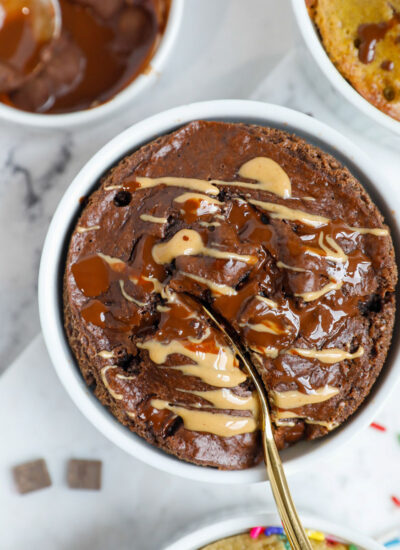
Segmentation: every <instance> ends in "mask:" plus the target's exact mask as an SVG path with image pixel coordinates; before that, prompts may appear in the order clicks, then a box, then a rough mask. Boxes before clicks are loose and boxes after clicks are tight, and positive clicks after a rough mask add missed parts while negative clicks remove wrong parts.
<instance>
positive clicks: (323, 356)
mask: <svg viewBox="0 0 400 550" xmlns="http://www.w3.org/2000/svg"><path fill="white" fill-rule="evenodd" d="M288 353H291V354H293V355H300V356H301V357H306V358H310V359H318V361H321V363H325V364H326V365H333V364H334V363H339V362H340V361H344V360H345V359H357V358H358V357H362V356H363V355H364V348H363V347H362V346H360V347H359V348H358V349H357V351H355V352H354V353H350V352H348V351H345V350H342V349H338V348H328V349H322V350H316V349H303V348H292V349H290V350H289V351H288Z"/></svg>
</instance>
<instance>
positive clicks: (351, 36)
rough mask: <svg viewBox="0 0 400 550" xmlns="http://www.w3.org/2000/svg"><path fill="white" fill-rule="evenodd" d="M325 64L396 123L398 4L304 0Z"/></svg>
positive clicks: (399, 111) (396, 0) (399, 114)
mask: <svg viewBox="0 0 400 550" xmlns="http://www.w3.org/2000/svg"><path fill="white" fill-rule="evenodd" d="M306 3H307V5H308V7H309V12H310V15H311V17H312V19H313V21H314V22H315V24H316V26H317V28H318V31H319V34H320V36H321V40H322V43H323V45H324V48H325V50H326V52H327V54H328V55H329V57H330V59H331V61H332V62H333V63H334V64H335V66H336V68H337V69H338V70H339V71H340V72H341V73H342V75H343V76H344V77H345V78H346V79H347V80H348V81H349V82H350V84H351V85H352V86H353V87H354V88H355V89H356V90H357V91H358V92H359V93H360V94H361V95H362V96H363V97H364V98H365V99H366V100H367V101H369V102H370V103H372V104H373V105H375V107H377V108H378V109H380V110H381V111H383V112H384V113H386V114H387V115H390V116H391V117H393V118H395V119H397V120H400V0H392V1H390V2H389V1H387V0H368V1H367V2H366V1H365V0H306Z"/></svg>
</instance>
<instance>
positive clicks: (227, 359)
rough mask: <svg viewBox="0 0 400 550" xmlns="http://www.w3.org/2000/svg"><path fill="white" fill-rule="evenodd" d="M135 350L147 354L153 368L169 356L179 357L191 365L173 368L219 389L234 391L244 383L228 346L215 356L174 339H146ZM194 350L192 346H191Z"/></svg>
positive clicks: (244, 376)
mask: <svg viewBox="0 0 400 550" xmlns="http://www.w3.org/2000/svg"><path fill="white" fill-rule="evenodd" d="M137 346H138V348H139V349H145V350H147V351H148V352H149V357H150V359H151V360H152V361H153V362H154V363H156V364H157V365H162V364H163V363H165V361H166V360H167V357H168V356H169V355H172V354H181V355H184V356H185V357H187V358H188V359H191V360H192V361H193V362H194V363H195V364H194V365H174V366H172V367H165V368H173V369H177V370H180V371H181V372H183V374H185V375H187V376H197V377H198V378H201V380H203V382H205V383H206V384H210V385H211V386H216V387H220V388H234V387H235V386H238V385H239V384H241V383H242V382H244V381H245V380H246V378H247V377H246V375H245V374H244V373H243V372H242V371H241V370H240V369H239V366H238V363H237V360H236V359H235V356H234V355H233V352H232V351H231V349H230V348H228V347H220V348H219V350H218V352H217V353H209V352H204V351H201V350H198V349H195V350H192V349H189V347H188V345H185V344H184V343H183V342H180V341H178V340H172V341H171V342H169V343H162V342H158V341H157V340H148V341H146V342H143V343H140V342H139V343H138V344H137ZM194 347H196V346H194Z"/></svg>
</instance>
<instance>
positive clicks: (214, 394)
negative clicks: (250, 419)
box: [179, 388, 259, 417]
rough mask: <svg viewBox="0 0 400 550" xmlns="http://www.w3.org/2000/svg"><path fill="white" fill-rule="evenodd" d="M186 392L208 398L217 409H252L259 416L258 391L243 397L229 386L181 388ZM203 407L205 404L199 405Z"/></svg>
mask: <svg viewBox="0 0 400 550" xmlns="http://www.w3.org/2000/svg"><path fill="white" fill-rule="evenodd" d="M179 391H183V392H184V393H190V394H192V395H197V396H198V397H201V398H203V399H206V400H207V401H209V402H210V403H211V405H212V406H213V407H215V408H217V409H223V410H226V409H232V410H235V411H252V413H253V415H254V416H255V417H257V416H258V409H259V403H258V398H257V394H256V393H252V394H251V395H249V396H247V397H241V396H240V395H237V394H236V393H233V392H232V391H231V390H229V389H228V388H222V389H220V390H209V391H197V390H181V389H180V390H179ZM199 407H201V408H203V407H204V405H199Z"/></svg>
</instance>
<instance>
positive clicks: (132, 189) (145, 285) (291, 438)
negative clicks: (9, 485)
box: [64, 121, 397, 469]
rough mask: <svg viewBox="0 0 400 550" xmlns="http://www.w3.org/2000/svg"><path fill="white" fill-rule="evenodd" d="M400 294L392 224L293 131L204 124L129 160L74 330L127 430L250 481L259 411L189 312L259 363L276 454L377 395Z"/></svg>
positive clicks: (70, 265)
mask: <svg viewBox="0 0 400 550" xmlns="http://www.w3.org/2000/svg"><path fill="white" fill-rule="evenodd" d="M396 279H397V272H396V265H395V262H394V252H393V245H392V241H391V237H390V234H389V231H388V228H387V227H386V226H385V225H384V223H383V219H382V216H381V214H380V213H379V211H378V210H377V208H376V206H375V205H374V204H373V203H372V201H371V199H370V197H369V196H368V194H367V193H366V191H365V190H364V188H363V187H362V186H361V184H360V183H359V182H358V181H357V180H356V179H355V178H354V177H353V176H352V175H351V174H350V172H349V171H348V170H347V168H345V167H343V166H342V165H341V164H340V163H339V162H338V161H337V160H335V159H334V158H333V157H332V156H330V155H328V154H326V153H325V152H323V151H321V150H320V149H318V148H316V147H314V146H312V145H310V144H308V143H306V142H305V141H303V140H302V139H300V138H298V137H296V136H293V135H290V134H288V133H286V132H283V131H282V130H277V129H274V128H264V127H261V126H252V125H244V124H228V123H222V122H205V121H196V122H192V123H190V124H188V125H187V126H184V127H182V128H180V129H178V130H177V131H176V132H174V133H172V134H170V135H166V136H163V137H160V138H158V139H156V140H155V141H153V142H151V143H149V144H147V145H145V146H144V147H142V148H141V149H139V150H138V151H135V152H134V153H132V154H130V155H128V156H127V157H126V158H124V159H123V160H122V161H121V162H120V163H119V164H118V165H117V166H116V167H114V168H113V169H112V170H111V171H110V172H109V173H108V174H107V175H106V176H105V177H104V178H103V180H102V181H101V182H100V183H99V187H98V189H97V190H96V191H94V192H93V193H92V195H91V196H90V197H89V199H88V202H87V204H86V206H85V207H84V208H83V210H82V213H81V216H80V218H79V220H78V222H77V224H76V226H75V228H74V230H73V232H72V235H71V240H70V244H69V249H68V256H67V261H66V267H65V282H64V315H65V329H66V332H67V335H68V338H69V342H70V345H71V348H72V350H73V352H74V354H75V356H76V359H77V362H78V364H79V368H80V369H81V371H82V374H83V376H84V378H85V380H86V382H87V384H88V385H89V386H90V388H91V389H92V391H93V392H94V393H95V395H96V396H97V398H98V399H99V400H100V401H101V402H102V403H103V404H104V405H105V406H106V407H108V408H109V410H110V411H111V412H112V414H113V415H114V416H115V417H116V418H117V419H118V420H119V421H120V422H122V423H123V424H125V425H126V426H128V427H129V428H130V429H131V430H132V431H134V432H136V433H138V434H139V435H140V436H142V437H144V438H145V439H146V440H147V441H148V442H150V443H152V444H154V445H156V446H158V447H161V448H162V449H164V450H165V451H167V452H169V453H172V454H174V455H176V456H177V457H179V458H181V459H183V460H187V461H190V462H194V463H197V464H202V465H210V466H215V467H218V468H222V469H240V468H246V467H250V466H252V465H254V464H255V463H257V462H258V461H259V460H260V457H261V450H260V443H259V434H258V402H257V398H256V395H254V393H253V388H252V386H251V383H250V381H249V379H248V378H247V376H246V373H245V372H244V371H243V368H242V366H241V365H240V363H239V361H238V359H237V357H235V355H234V353H233V351H232V350H231V349H230V348H229V346H228V344H227V342H226V341H225V340H224V337H223V336H222V335H221V334H220V333H219V332H218V330H217V329H216V328H215V327H214V326H213V325H212V324H210V322H209V321H208V319H207V318H205V317H204V314H202V312H201V309H200V306H199V305H198V303H197V302H196V301H195V300H194V299H193V298H192V297H191V296H190V295H193V296H196V297H197V298H200V299H201V300H203V301H206V302H207V303H208V304H210V305H211V307H212V308H213V309H214V311H215V312H217V313H218V314H219V315H221V316H222V317H223V318H224V319H225V320H226V322H227V323H229V324H230V325H231V326H232V327H233V328H234V329H235V330H236V331H237V333H238V334H239V336H240V339H241V341H242V343H243V344H244V346H245V347H246V348H247V349H248V350H249V352H250V353H251V357H252V360H253V361H254V363H255V365H256V366H257V369H258V371H259V373H260V375H261V377H262V380H263V382H264V384H265V387H266V388H267V390H268V395H269V401H270V405H271V409H272V417H273V421H274V432H275V438H276V441H277V444H278V447H279V448H283V447H286V446H288V445H291V444H293V443H295V442H296V441H298V440H301V439H314V438H316V437H319V436H323V435H325V434H327V433H328V432H329V431H331V430H333V429H334V428H336V427H337V426H339V425H340V424H341V423H342V422H344V421H345V420H346V419H347V418H348V417H349V415H351V414H352V413H353V412H354V411H355V410H356V409H357V407H358V406H359V405H360V404H361V403H362V401H363V400H364V398H365V397H366V396H367V395H368V393H369V391H370V389H371V386H372V384H373V383H374V381H375V379H376V377H377V376H378V374H379V372H380V370H381V368H382V366H383V363H384V360H385V357H386V353H387V350H388V347H389V343H390V338H391V333H392V327H393V321H394V312H395V305H394V288H395V284H396Z"/></svg>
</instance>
